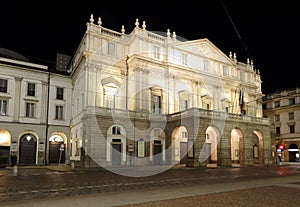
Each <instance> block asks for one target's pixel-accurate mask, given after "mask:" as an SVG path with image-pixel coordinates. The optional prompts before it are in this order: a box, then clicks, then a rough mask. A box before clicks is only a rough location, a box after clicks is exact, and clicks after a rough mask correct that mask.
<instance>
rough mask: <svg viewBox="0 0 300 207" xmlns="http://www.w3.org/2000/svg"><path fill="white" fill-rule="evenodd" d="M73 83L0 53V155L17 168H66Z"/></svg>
mask: <svg viewBox="0 0 300 207" xmlns="http://www.w3.org/2000/svg"><path fill="white" fill-rule="evenodd" d="M71 95H72V84H71V80H70V78H69V75H68V74H63V73H59V71H55V72H50V70H49V68H48V66H46V65H41V64H36V63H32V62H30V61H29V60H28V59H27V58H25V57H24V56H22V55H20V54H18V53H16V52H14V51H11V50H7V49H4V48H0V156H10V155H16V156H17V158H18V161H17V163H18V165H45V164H51V163H59V162H61V163H66V162H68V160H69V158H68V157H67V154H66V153H65V152H66V151H65V150H63V151H62V150H60V148H61V147H63V148H65V147H66V148H68V143H69V139H70V127H69V126H70V119H71V102H70V101H71V99H70V98H69V97H70V96H71Z"/></svg>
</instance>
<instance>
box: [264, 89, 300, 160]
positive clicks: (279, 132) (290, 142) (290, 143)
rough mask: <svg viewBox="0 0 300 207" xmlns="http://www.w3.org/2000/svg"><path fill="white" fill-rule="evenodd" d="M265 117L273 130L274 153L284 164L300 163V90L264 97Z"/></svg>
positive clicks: (283, 91)
mask: <svg viewBox="0 0 300 207" xmlns="http://www.w3.org/2000/svg"><path fill="white" fill-rule="evenodd" d="M263 109H264V117H266V118H269V119H270V122H271V129H272V140H273V141H272V148H273V149H272V151H273V152H274V153H275V152H276V155H277V156H279V157H280V158H281V161H284V162H298V161H299V147H300V88H290V89H287V90H282V91H277V92H274V93H270V94H267V95H266V96H264V97H263Z"/></svg>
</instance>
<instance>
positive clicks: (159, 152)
mask: <svg viewBox="0 0 300 207" xmlns="http://www.w3.org/2000/svg"><path fill="white" fill-rule="evenodd" d="M94 21H95V20H94V17H93V15H91V17H90V21H89V22H88V23H87V29H86V32H85V33H84V35H83V37H82V40H81V42H80V44H79V45H78V48H77V51H76V52H75V54H74V56H73V57H72V58H71V60H70V63H69V65H68V68H67V69H68V70H67V72H62V71H61V70H55V71H54V70H53V71H51V70H49V68H47V66H44V65H38V64H33V63H28V62H26V61H22V60H11V59H9V58H1V60H0V103H1V105H0V106H1V107H0V111H1V115H0V123H1V125H0V134H1V135H0V149H1V153H2V154H3V152H4V153H6V154H16V155H17V157H18V164H20V165H22V164H24V165H25V164H36V165H39V164H50V163H53V162H54V163H57V162H62V163H67V164H69V163H71V164H72V165H74V166H79V165H80V166H85V167H92V166H99V165H100V166H102V167H115V166H117V167H119V166H149V165H175V164H182V165H186V166H190V167H205V166H208V165H215V166H232V165H240V166H248V165H270V164H273V163H274V157H272V147H271V145H272V139H271V133H270V122H269V119H268V118H264V117H263V108H262V102H261V99H262V97H263V94H262V92H261V77H260V73H259V70H257V69H256V68H255V67H254V64H253V61H252V60H249V59H248V60H246V63H243V62H239V61H238V60H237V56H236V54H235V53H230V54H229V55H228V56H227V55H225V54H224V53H223V52H222V51H220V50H219V49H218V48H217V47H216V46H215V45H214V44H213V43H212V42H211V41H209V40H208V39H206V38H204V39H198V40H185V39H183V38H181V37H178V36H177V35H176V33H175V32H171V31H170V30H169V29H166V32H152V31H148V30H147V29H146V22H145V21H143V22H142V24H141V25H140V22H139V20H138V19H136V22H135V24H134V28H133V30H132V31H131V32H130V33H125V27H124V26H122V27H121V30H120V32H118V31H113V30H111V29H108V28H105V27H103V26H102V20H101V18H99V19H97V23H94ZM61 57H62V56H61ZM61 60H66V58H65V57H62V58H61ZM60 68H61V67H60ZM62 152H63V155H62V154H61V153H62ZM273 156H275V155H273Z"/></svg>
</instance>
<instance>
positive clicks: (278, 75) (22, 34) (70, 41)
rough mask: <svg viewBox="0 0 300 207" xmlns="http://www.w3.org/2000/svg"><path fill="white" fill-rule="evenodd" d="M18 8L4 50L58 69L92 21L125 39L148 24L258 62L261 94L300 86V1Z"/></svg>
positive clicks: (6, 20)
mask: <svg viewBox="0 0 300 207" xmlns="http://www.w3.org/2000/svg"><path fill="white" fill-rule="evenodd" d="M103 2H105V1H95V2H91V1H60V2H54V1H44V0H42V1H22V0H20V1H16V0H10V1H5V2H1V12H0V25H1V30H0V48H6V49H10V50H13V51H15V52H18V53H20V54H22V55H24V56H25V57H27V58H29V59H30V60H32V61H33V62H34V61H44V62H48V63H49V64H50V63H54V62H55V59H56V54H57V53H62V54H66V55H70V56H72V55H73V54H74V53H75V51H76V49H77V46H78V44H79V42H80V41H81V38H82V36H83V34H84V32H85V30H86V23H87V22H88V21H89V18H90V15H91V14H93V15H94V18H95V22H97V19H98V17H101V18H102V26H103V27H106V28H109V29H112V30H116V31H120V30H121V26H122V25H124V26H125V30H126V32H125V33H127V34H128V33H130V32H131V31H132V30H133V28H134V26H135V25H134V23H135V19H136V18H138V19H139V21H140V26H141V25H142V21H146V25H147V30H148V31H162V32H166V31H167V29H170V30H171V32H172V31H175V32H176V35H177V37H182V38H184V39H187V40H194V39H201V38H208V39H209V40H210V41H211V42H212V43H213V44H215V45H216V47H218V48H219V49H220V50H221V51H223V52H224V54H226V55H228V54H229V52H230V51H232V52H235V53H236V54H237V59H238V61H240V62H244V63H246V60H247V58H250V59H253V62H254V67H255V68H256V69H259V70H260V73H261V79H262V81H263V82H262V90H263V93H272V92H275V91H277V90H285V89H290V88H295V87H297V86H298V87H299V86H300V84H299V83H300V81H299V79H300V78H299V77H300V76H299V75H298V71H300V66H299V63H298V60H299V54H298V52H297V51H298V50H299V48H300V31H299V25H300V12H299V6H298V3H297V1H291V0H286V1H262V0H260V1H258V0H242V1H241V0H207V1H180V2H177V1H170V2H164V1H154V0H153V1H139V2H134V1H122V3H116V2H115V1H108V2H106V3H103Z"/></svg>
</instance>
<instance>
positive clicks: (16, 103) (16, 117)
mask: <svg viewBox="0 0 300 207" xmlns="http://www.w3.org/2000/svg"><path fill="white" fill-rule="evenodd" d="M22 79H23V78H22V77H15V100H14V113H13V122H18V121H19V115H20V105H21V100H20V98H21V82H22Z"/></svg>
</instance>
